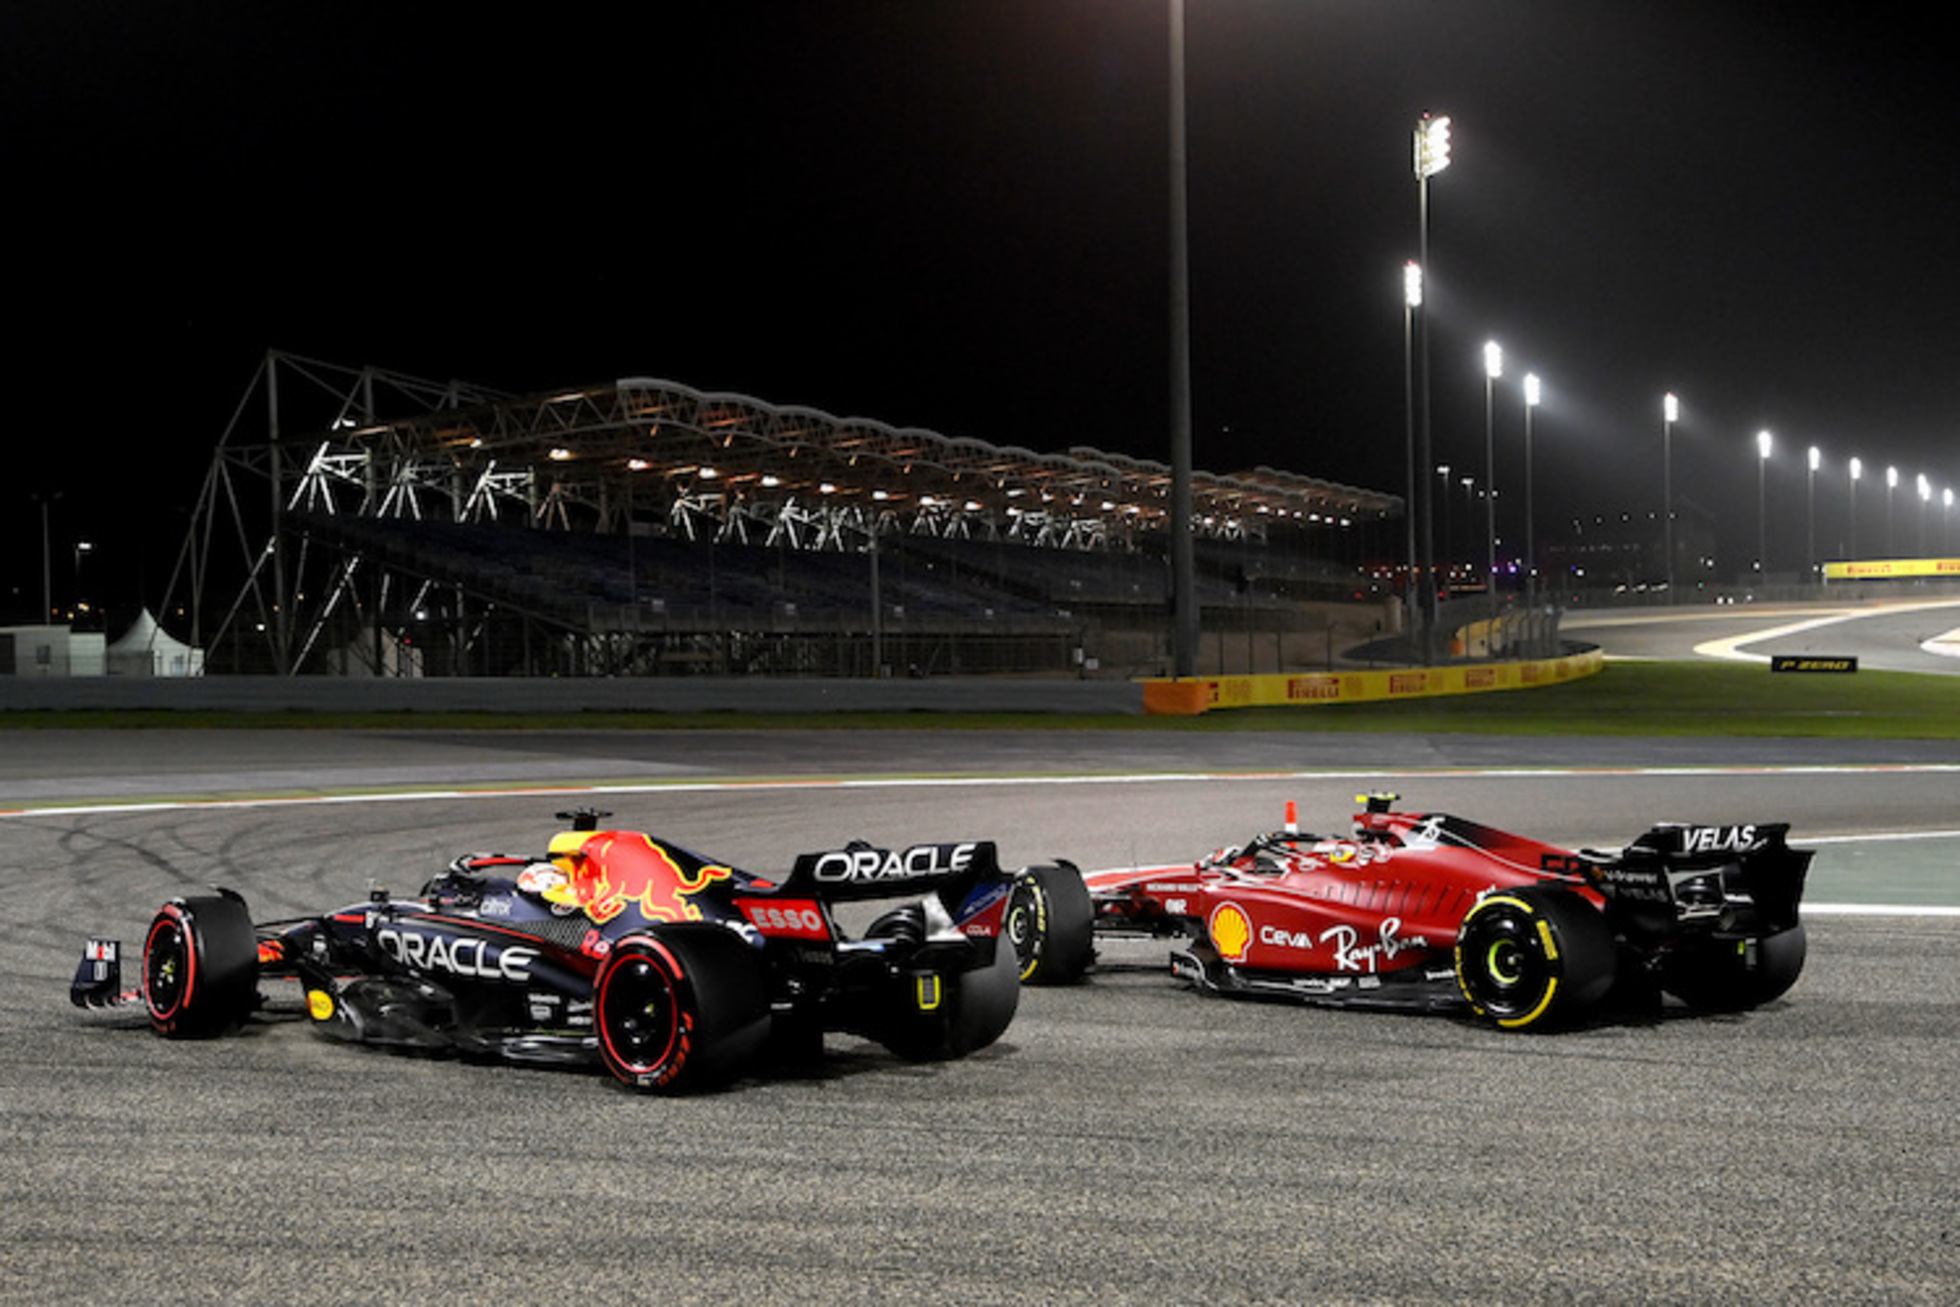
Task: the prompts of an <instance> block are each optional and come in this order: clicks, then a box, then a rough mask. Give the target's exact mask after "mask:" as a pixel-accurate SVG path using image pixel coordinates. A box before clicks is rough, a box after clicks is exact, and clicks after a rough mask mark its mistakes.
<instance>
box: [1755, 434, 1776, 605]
mask: <svg viewBox="0 0 1960 1307" xmlns="http://www.w3.org/2000/svg"><path fill="white" fill-rule="evenodd" d="M1774 444H1775V441H1774V439H1773V438H1772V437H1771V436H1770V434H1769V432H1767V431H1758V432H1757V433H1756V570H1757V571H1758V572H1766V571H1768V570H1769V512H1768V508H1769V498H1768V494H1767V490H1766V485H1765V477H1764V473H1765V470H1766V469H1767V468H1768V467H1769V454H1770V449H1771V447H1772V446H1773V445H1774Z"/></svg>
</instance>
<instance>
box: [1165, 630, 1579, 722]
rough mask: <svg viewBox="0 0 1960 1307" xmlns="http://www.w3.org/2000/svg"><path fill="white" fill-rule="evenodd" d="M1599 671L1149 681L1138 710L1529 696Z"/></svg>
mask: <svg viewBox="0 0 1960 1307" xmlns="http://www.w3.org/2000/svg"><path fill="white" fill-rule="evenodd" d="M1604 665H1605V655H1604V653H1603V652H1602V651H1601V650H1599V649H1598V648H1596V647H1595V648H1587V649H1584V650H1581V651H1577V652H1574V653H1570V654H1566V655H1564V656H1562V657H1558V658H1539V659H1531V660H1528V661H1522V662H1501V663H1465V664H1452V665H1448V666H1442V667H1404V668H1396V669H1392V670H1388V671H1334V672H1298V673H1283V674H1280V675H1264V676H1209V677H1186V678H1182V679H1177V678H1164V679H1152V680H1146V681H1144V682H1143V710H1144V711H1145V712H1146V713H1152V714H1156V715H1160V716H1182V717H1192V716H1196V715H1198V714H1199V713H1205V712H1210V711H1212V710H1213V709H1220V708H1310V707H1318V706H1320V705H1323V704H1336V703H1368V702H1380V701H1384V700H1394V699H1424V698H1434V697H1437V696H1440V695H1451V694H1481V693H1484V692H1485V691H1490V690H1529V689H1538V688H1542V687H1544V686H1548V685H1556V684H1558V683H1560V682H1561V681H1571V680H1577V679H1578V678H1579V677H1582V676H1591V675H1593V674H1594V673H1595V672H1597V671H1599V670H1600V668H1601V667H1603V666H1604Z"/></svg>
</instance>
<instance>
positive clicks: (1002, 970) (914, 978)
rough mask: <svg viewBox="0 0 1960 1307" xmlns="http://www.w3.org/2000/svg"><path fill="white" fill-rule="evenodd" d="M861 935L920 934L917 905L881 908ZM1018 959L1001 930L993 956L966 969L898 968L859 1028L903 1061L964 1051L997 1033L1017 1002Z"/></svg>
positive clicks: (922, 931)
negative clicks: (869, 1019)
mask: <svg viewBox="0 0 1960 1307" xmlns="http://www.w3.org/2000/svg"><path fill="white" fill-rule="evenodd" d="M865 937H866V938H867V939H908V940H912V941H914V942H922V941H923V940H924V939H925V922H924V918H923V914H922V912H921V910H920V909H919V908H918V907H916V906H908V907H904V908H899V909H896V910H894V911H892V912H888V913H886V914H885V915H884V916H882V917H880V918H879V919H878V920H877V921H875V922H873V923H872V924H871V926H870V928H869V929H868V930H866V932H865ZM1020 973H1021V963H1020V958H1019V957H1018V956H1016V954H1015V952H1014V949H1013V948H1012V947H1011V946H1010V945H1009V944H1008V941H1007V939H1006V937H1005V936H1002V937H1000V938H998V939H996V940H995V941H994V960H993V961H992V962H991V963H989V964H987V965H986V966H984V967H977V968H973V969H971V970H967V971H911V972H906V971H901V973H900V975H899V978H898V985H897V986H896V988H895V989H894V990H893V992H892V993H891V994H890V995H889V996H888V997H887V998H886V999H885V1001H884V1003H883V1005H882V1011H881V1012H880V1014H879V1016H878V1017H877V1019H876V1020H875V1021H874V1022H873V1023H871V1025H870V1027H869V1028H868V1029H867V1030H865V1031H863V1033H865V1034H868V1035H870V1036H871V1037H872V1038H873V1039H876V1040H877V1041H878V1042H879V1043H881V1044H883V1045H884V1046H885V1047H886V1048H887V1049H889V1050H891V1052H892V1053H893V1054H894V1055H896V1056H898V1057H902V1058H904V1059H905V1060H906V1061H908V1062H942V1061H946V1060H949V1059H951V1058H956V1057H965V1056H966V1055H967V1054H968V1053H972V1052H977V1051H978V1050H980V1049H983V1048H985V1047H986V1046H987V1045H989V1044H991V1043H993V1042H994V1041H995V1040H997V1039H999V1038H1000V1037H1001V1035H1002V1034H1003V1033H1005V1031H1006V1030H1007V1027H1008V1026H1009V1025H1011V1024H1012V1023H1013V1021H1014V1013H1015V1011H1016V1009H1018V1008H1019V1006H1020V1002H1021V974H1020Z"/></svg>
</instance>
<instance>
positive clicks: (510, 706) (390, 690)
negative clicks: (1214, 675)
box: [0, 676, 1143, 714]
mask: <svg viewBox="0 0 1960 1307" xmlns="http://www.w3.org/2000/svg"><path fill="white" fill-rule="evenodd" d="M100 709H174V710H178V711H185V712H191V711H205V712H322V713H331V712H511V713H576V712H592V713H608V712H753V713H802V712H817V713H821V712H1024V713H1137V714H1141V713H1142V712H1143V688H1142V686H1141V685H1139V684H1136V683H1134V682H1130V681H1068V680H1052V681H1051V680H993V679H985V680H983V679H978V678H971V679H969V678H959V677H940V678H926V679H923V680H880V681H873V680H827V679H816V678H812V679H799V680H760V679H744V678H719V677H642V678H628V679H618V680H607V679H601V678H579V679H565V680H532V679H522V678H493V677H444V678H431V679H418V678H400V679H388V678H381V679H376V678H373V677H364V678H359V679H346V678H340V677H277V676H200V677H192V678H187V679H182V680H174V679H161V678H133V677H92V678H89V679H87V680H76V679H71V678H63V677H40V676H35V677H21V676H0V712H20V711H35V710H41V711H59V710H67V711H81V710H100Z"/></svg>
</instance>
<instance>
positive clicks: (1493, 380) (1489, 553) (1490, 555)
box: [1484, 340, 1504, 618]
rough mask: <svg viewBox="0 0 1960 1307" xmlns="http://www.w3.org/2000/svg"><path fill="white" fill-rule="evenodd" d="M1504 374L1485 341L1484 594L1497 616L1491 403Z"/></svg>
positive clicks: (1499, 357) (1493, 347)
mask: <svg viewBox="0 0 1960 1307" xmlns="http://www.w3.org/2000/svg"><path fill="white" fill-rule="evenodd" d="M1503 375H1504V351H1503V349H1501V348H1500V347H1499V346H1498V343H1497V342H1496V341H1494V340H1487V341H1485V342H1484V496H1485V498H1484V580H1485V589H1484V593H1485V595H1486V596H1487V597H1488V599H1489V601H1490V603H1489V608H1490V615H1491V616H1492V617H1493V618H1495V617H1496V616H1497V438H1496V435H1495V434H1494V430H1493V428H1494V422H1493V418H1492V401H1493V398H1494V395H1495V392H1496V388H1497V379H1498V378H1499V377H1501V376H1503Z"/></svg>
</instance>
